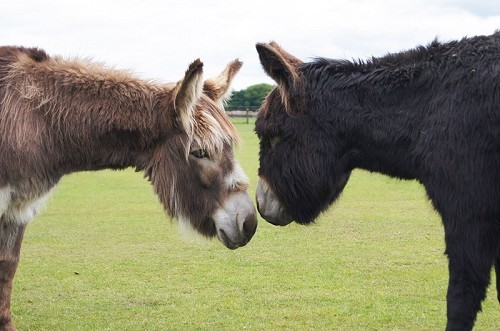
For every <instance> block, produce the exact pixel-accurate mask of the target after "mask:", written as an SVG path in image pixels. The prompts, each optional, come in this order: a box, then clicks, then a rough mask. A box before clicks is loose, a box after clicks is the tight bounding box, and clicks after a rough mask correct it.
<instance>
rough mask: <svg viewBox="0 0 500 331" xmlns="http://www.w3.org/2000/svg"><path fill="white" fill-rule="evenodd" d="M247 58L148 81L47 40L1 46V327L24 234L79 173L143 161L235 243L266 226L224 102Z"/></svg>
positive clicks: (177, 203) (161, 188) (195, 213)
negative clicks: (52, 51)
mask: <svg viewBox="0 0 500 331" xmlns="http://www.w3.org/2000/svg"><path fill="white" fill-rule="evenodd" d="M240 67H241V62H239V61H238V60H236V61H234V62H232V63H230V64H229V65H228V66H227V68H226V69H225V70H224V71H223V72H222V74H221V75H220V76H219V77H217V78H216V79H211V80H207V81H205V82H203V80H202V68H203V64H202V62H200V61H199V60H196V61H194V62H193V63H192V64H191V65H190V66H189V68H188V70H187V71H186V74H185V77H184V79H182V80H181V81H179V82H178V83H177V84H156V83H152V82H148V81H143V80H139V79H137V78H135V77H133V76H132V75H130V74H129V73H127V72H123V71H117V70H110V69H108V68H105V67H104V66H102V65H100V64H95V63H90V62H88V61H82V60H64V59H61V58H59V57H50V56H48V55H47V54H46V53H45V52H44V51H42V50H39V49H36V48H23V47H0V329H1V330H8V329H15V328H14V326H13V324H12V322H11V317H10V295H11V289H12V280H13V278H14V274H15V272H16V268H17V265H18V261H19V253H20V249H21V241H22V239H23V233H24V230H25V228H26V225H27V224H28V222H29V221H30V220H31V219H32V218H33V217H34V216H35V215H36V213H37V212H38V210H39V209H40V206H41V205H42V204H43V201H44V200H45V199H46V197H47V196H48V195H49V193H50V192H51V191H52V189H53V188H54V187H55V185H56V184H57V182H58V181H59V179H60V178H61V177H62V176H63V175H65V174H69V173H73V172H76V171H82V170H98V169H104V168H110V169H123V168H127V167H135V168H136V169H137V170H140V171H144V173H145V176H147V178H148V179H149V180H150V181H151V183H152V184H153V186H154V190H155V192H156V194H157V195H158V196H159V199H160V201H161V202H162V204H163V206H164V208H165V210H166V212H167V213H168V214H169V215H171V216H172V217H175V218H177V219H178V220H179V221H180V222H181V223H186V224H188V225H189V226H191V227H192V228H194V229H195V230H196V231H197V232H199V233H201V234H202V235H204V236H206V237H214V236H217V237H218V238H219V240H220V241H221V242H222V243H223V244H224V245H225V246H227V247H228V248H231V249H235V248H237V247H240V246H244V245H245V244H246V243H247V242H248V241H249V240H250V239H251V238H252V236H253V235H254V233H255V230H256V227H257V218H256V214H255V209H254V207H253V204H252V202H251V199H250V197H249V196H248V194H247V192H246V189H247V187H248V179H247V178H246V176H245V174H244V173H243V171H242V169H241V167H240V166H239V164H238V163H237V162H236V161H235V160H234V156H233V148H232V147H233V144H234V143H236V142H237V140H238V135H237V132H236V129H235V128H234V126H233V125H232V124H231V122H230V121H229V119H228V117H227V116H226V115H225V113H224V110H223V109H222V100H223V98H224V97H225V96H227V94H228V91H229V85H230V83H231V81H232V79H233V77H234V76H235V74H236V73H237V72H238V70H239V69H240Z"/></svg>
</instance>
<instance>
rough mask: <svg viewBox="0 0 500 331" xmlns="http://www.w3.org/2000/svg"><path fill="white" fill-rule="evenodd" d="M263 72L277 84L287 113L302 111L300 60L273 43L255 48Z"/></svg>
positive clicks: (302, 82) (302, 90)
mask: <svg viewBox="0 0 500 331" xmlns="http://www.w3.org/2000/svg"><path fill="white" fill-rule="evenodd" d="M255 47H256V48H257V53H259V58H260V62H261V64H262V67H263V68H264V71H265V72H266V73H267V74H268V75H269V76H270V77H271V78H272V79H274V80H275V81H276V83H278V89H279V90H280V93H281V95H282V97H283V101H284V103H285V107H286V110H287V112H288V113H294V112H299V111H300V110H302V109H303V107H304V106H305V105H304V102H305V99H304V81H303V78H302V75H301V73H300V70H299V66H300V65H301V64H302V63H303V62H302V61H301V60H300V59H298V58H296V57H295V56H293V55H291V54H290V53H288V52H286V51H285V50H284V49H282V48H281V47H280V46H279V45H278V44H277V43H275V42H274V41H272V42H270V43H269V44H262V43H259V44H257V45H256V46H255Z"/></svg>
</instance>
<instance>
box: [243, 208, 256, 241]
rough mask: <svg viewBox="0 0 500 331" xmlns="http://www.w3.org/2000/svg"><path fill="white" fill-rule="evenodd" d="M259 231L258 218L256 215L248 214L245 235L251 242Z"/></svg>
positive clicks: (244, 223) (244, 226) (244, 227)
mask: <svg viewBox="0 0 500 331" xmlns="http://www.w3.org/2000/svg"><path fill="white" fill-rule="evenodd" d="M256 230H257V216H255V214H254V213H251V214H248V215H247V217H246V218H245V222H243V234H244V235H245V238H246V239H247V240H250V239H251V238H252V237H253V235H254V234H255V231H256Z"/></svg>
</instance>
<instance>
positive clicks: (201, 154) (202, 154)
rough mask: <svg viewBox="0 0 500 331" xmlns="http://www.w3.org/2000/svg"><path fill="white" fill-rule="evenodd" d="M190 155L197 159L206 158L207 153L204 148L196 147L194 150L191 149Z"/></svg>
mask: <svg viewBox="0 0 500 331" xmlns="http://www.w3.org/2000/svg"><path fill="white" fill-rule="evenodd" d="M191 155H193V156H194V157H195V158H197V159H204V158H208V153H207V151H206V150H204V149H197V150H195V151H192V152H191Z"/></svg>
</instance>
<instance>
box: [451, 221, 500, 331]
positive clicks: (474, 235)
mask: <svg viewBox="0 0 500 331" xmlns="http://www.w3.org/2000/svg"><path fill="white" fill-rule="evenodd" d="M464 223H465V222H464ZM487 223H488V222H485V221H477V222H467V224H460V225H462V228H459V227H455V228H454V229H453V231H451V230H450V231H448V230H449V229H446V254H447V255H448V258H449V273H450V279H449V284H448V293H447V297H446V299H447V315H448V324H447V327H446V329H447V330H471V329H472V327H473V325H474V321H475V320H476V316H477V313H478V312H479V311H480V310H481V302H482V301H483V300H484V298H485V296H486V288H487V287H488V285H489V282H490V274H491V268H492V266H493V262H494V260H495V258H496V255H497V254H496V253H497V249H498V244H497V242H498V230H497V229H496V226H495V224H494V222H490V224H487ZM491 223H493V224H491Z"/></svg>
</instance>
